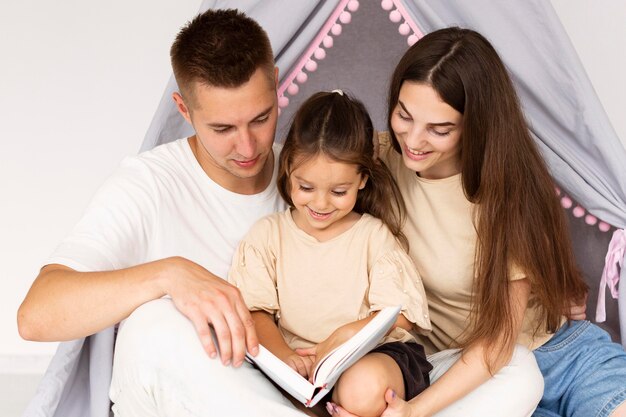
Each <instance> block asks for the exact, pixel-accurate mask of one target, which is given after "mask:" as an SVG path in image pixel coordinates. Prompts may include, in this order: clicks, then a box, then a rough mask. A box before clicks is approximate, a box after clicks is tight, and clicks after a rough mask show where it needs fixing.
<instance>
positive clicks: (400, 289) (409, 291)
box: [228, 209, 430, 349]
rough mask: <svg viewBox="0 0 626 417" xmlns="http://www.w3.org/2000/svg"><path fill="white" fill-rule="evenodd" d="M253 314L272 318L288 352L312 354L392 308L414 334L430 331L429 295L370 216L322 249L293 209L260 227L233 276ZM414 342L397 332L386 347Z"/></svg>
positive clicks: (391, 238) (237, 260) (245, 245)
mask: <svg viewBox="0 0 626 417" xmlns="http://www.w3.org/2000/svg"><path fill="white" fill-rule="evenodd" d="M228 279H229V281H230V282H231V283H233V284H235V285H236V286H237V287H239V289H240V291H241V293H242V294H243V297H244V300H245V301H246V304H247V306H248V308H249V309H250V310H263V311H266V312H268V313H271V314H274V315H275V317H276V318H277V324H278V327H279V329H280V331H281V333H282V335H283V337H284V338H285V341H286V342H287V344H288V345H289V347H290V348H292V349H295V348H304V347H310V346H312V345H314V344H317V343H320V342H322V341H323V340H325V339H326V338H327V337H328V336H329V335H330V334H331V333H332V332H333V331H334V330H335V329H337V328H338V327H340V326H342V325H344V324H347V323H350V322H353V321H356V320H360V319H363V318H366V317H367V316H368V315H370V314H372V313H373V312H375V311H378V310H380V309H382V308H383V307H386V306H394V305H402V314H403V315H404V316H405V317H406V318H407V319H408V320H409V321H411V322H412V323H415V325H416V327H415V328H416V332H426V331H428V330H430V321H429V318H428V307H427V303H426V297H425V295H424V287H423V285H422V281H421V279H420V276H419V275H418V273H417V271H416V269H415V266H414V265H413V262H412V261H411V258H410V257H409V256H408V254H407V253H406V252H405V251H404V250H403V249H402V248H401V246H400V245H399V243H398V242H397V241H396V239H395V237H394V236H393V235H392V234H391V232H390V231H389V229H388V228H387V227H386V226H385V225H384V224H383V223H382V222H381V221H380V220H379V219H377V218H374V217H372V216H370V215H367V214H364V215H362V216H361V218H360V219H359V220H358V221H357V223H355V224H354V225H353V226H352V227H351V228H350V229H348V230H347V231H345V232H343V233H342V234H341V235H339V236H336V237H335V238H333V239H330V240H328V241H324V242H319V241H318V240H317V239H315V238H314V237H312V236H310V235H309V234H307V233H305V232H304V231H302V230H301V229H299V228H298V227H297V226H296V224H295V223H294V221H293V218H292V216H291V212H290V210H289V209H288V210H287V211H285V212H282V213H276V214H273V215H270V216H268V217H265V218H263V219H261V220H260V221H259V222H257V223H256V224H255V225H254V226H253V227H252V229H251V230H250V232H249V233H248V235H247V236H246V237H245V238H244V239H243V241H242V242H241V244H240V245H239V248H238V249H237V251H236V253H235V256H234V258H233V265H232V268H231V270H230V273H229V275H228ZM390 341H403V342H411V341H413V342H414V341H415V335H414V334H413V332H411V333H409V332H407V331H405V330H404V329H399V328H398V329H396V330H394V331H393V332H391V333H390V334H389V335H388V336H387V338H386V339H385V340H384V342H390Z"/></svg>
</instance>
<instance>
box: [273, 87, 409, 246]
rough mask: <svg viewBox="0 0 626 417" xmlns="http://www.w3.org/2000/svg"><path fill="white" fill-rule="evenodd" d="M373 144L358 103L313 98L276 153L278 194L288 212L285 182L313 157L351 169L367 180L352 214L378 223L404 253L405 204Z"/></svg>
mask: <svg viewBox="0 0 626 417" xmlns="http://www.w3.org/2000/svg"><path fill="white" fill-rule="evenodd" d="M373 139H374V127H373V125H372V120H371V118H370V116H369V113H368V112H367V110H366V109H365V106H364V105H363V103H361V102H360V101H358V100H356V99H354V98H351V97H350V96H348V95H347V94H346V93H343V92H342V93H341V94H339V93H337V92H333V93H327V92H320V93H316V94H314V95H312V96H311V97H309V98H308V99H307V100H306V101H305V102H304V103H303V104H302V106H300V108H299V109H298V111H297V112H296V114H295V115H294V118H293V121H292V122H291V126H290V128H289V132H288V133H287V138H286V139H285V142H284V144H283V149H282V151H281V152H280V159H279V163H278V180H277V182H278V191H279V192H280V195H281V196H282V197H283V199H284V200H285V201H286V202H287V204H289V206H291V207H293V202H292V201H291V189H290V188H291V185H290V182H289V176H290V175H291V172H292V171H293V170H294V169H295V168H296V166H297V165H299V164H302V163H304V162H305V161H307V160H309V159H310V158H313V157H315V156H317V155H324V156H326V157H328V158H330V159H332V160H334V161H337V162H343V163H346V164H353V165H356V166H357V168H358V170H359V173H360V174H361V175H367V176H368V180H367V183H366V184H365V188H363V189H362V190H359V192H358V194H357V201H356V205H355V206H354V211H356V212H357V213H360V214H363V213H368V214H370V215H372V216H374V217H377V218H379V219H380V220H382V222H383V223H384V224H385V225H386V226H387V227H388V228H389V230H390V231H391V233H392V234H393V235H394V236H395V237H396V239H398V241H399V242H400V243H401V244H402V246H404V248H405V249H406V250H408V242H407V239H406V236H405V235H404V233H402V223H403V221H404V215H405V212H406V208H405V206H404V200H403V199H402V194H401V193H400V189H399V188H398V185H397V184H396V182H395V180H394V179H393V176H392V174H391V172H390V171H389V169H388V168H387V166H386V165H385V164H384V162H382V161H381V160H380V159H379V158H378V157H374V142H373Z"/></svg>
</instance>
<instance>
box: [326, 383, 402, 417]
mask: <svg viewBox="0 0 626 417" xmlns="http://www.w3.org/2000/svg"><path fill="white" fill-rule="evenodd" d="M385 401H386V402H387V408H385V411H383V413H382V414H381V416H380V417H413V416H412V414H411V406H410V405H409V403H407V402H406V401H404V400H403V399H401V398H400V397H398V396H397V395H396V393H395V392H394V391H393V390H392V389H388V390H387V392H385ZM326 410H327V411H328V413H329V414H330V415H331V416H333V417H358V416H357V415H354V414H352V413H350V412H348V411H346V410H344V409H343V408H341V407H340V406H338V405H337V404H334V403H327V404H326Z"/></svg>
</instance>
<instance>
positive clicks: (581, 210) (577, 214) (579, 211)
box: [572, 206, 585, 218]
mask: <svg viewBox="0 0 626 417" xmlns="http://www.w3.org/2000/svg"><path fill="white" fill-rule="evenodd" d="M572 214H573V215H574V217H577V218H580V217H582V216H584V215H585V209H584V208H582V207H581V206H576V207H574V210H572Z"/></svg>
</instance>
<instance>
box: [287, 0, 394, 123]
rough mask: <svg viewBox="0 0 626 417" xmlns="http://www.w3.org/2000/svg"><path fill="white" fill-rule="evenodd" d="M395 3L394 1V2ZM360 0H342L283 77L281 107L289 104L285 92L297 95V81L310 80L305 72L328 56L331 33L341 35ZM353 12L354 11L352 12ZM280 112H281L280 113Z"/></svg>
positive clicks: (330, 46)
mask: <svg viewBox="0 0 626 417" xmlns="http://www.w3.org/2000/svg"><path fill="white" fill-rule="evenodd" d="M392 5H393V2H392ZM359 6H360V3H359V1H358V0H340V1H339V4H337V7H335V9H334V10H333V12H332V13H331V14H330V16H329V17H328V20H326V23H324V25H323V26H322V28H321V29H320V31H319V32H318V34H317V36H316V37H315V38H314V39H313V42H311V44H310V45H309V46H308V48H307V49H306V51H305V52H304V54H302V56H301V57H300V59H299V60H298V62H297V63H296V65H295V66H294V68H293V70H292V71H291V72H290V73H289V74H288V75H287V77H285V78H283V80H282V82H281V83H280V86H279V87H278V92H277V95H278V106H279V112H280V108H283V107H287V106H288V105H289V98H288V97H286V95H285V94H289V95H292V96H293V95H296V94H298V92H299V91H300V87H299V86H298V85H296V83H295V82H296V81H297V82H298V83H300V84H303V83H305V82H306V81H307V80H308V75H307V74H306V73H305V72H304V70H305V69H306V70H307V71H308V72H314V71H315V70H316V69H317V62H316V61H315V60H318V61H319V60H322V59H324V58H325V57H326V50H325V49H324V48H327V49H328V48H332V47H333V43H334V39H333V37H332V36H331V35H334V36H339V35H340V34H341V32H342V30H343V27H342V24H348V23H350V22H351V21H352V13H353V12H356V11H357V10H358V9H359ZM351 12H352V13H351ZM279 114H280V113H279Z"/></svg>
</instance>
